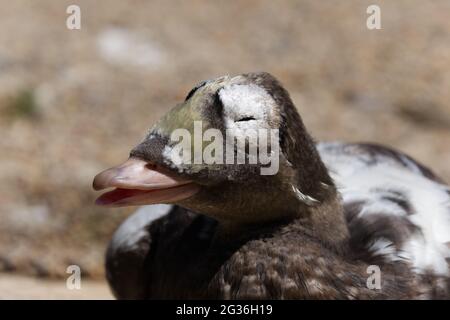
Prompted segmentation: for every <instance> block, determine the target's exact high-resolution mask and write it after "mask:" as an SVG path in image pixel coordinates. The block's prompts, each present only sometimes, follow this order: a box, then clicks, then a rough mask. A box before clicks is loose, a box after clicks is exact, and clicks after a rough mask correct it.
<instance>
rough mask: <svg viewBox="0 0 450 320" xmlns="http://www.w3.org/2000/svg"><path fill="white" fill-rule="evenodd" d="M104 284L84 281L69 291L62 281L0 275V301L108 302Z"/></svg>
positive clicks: (108, 295)
mask: <svg viewBox="0 0 450 320" xmlns="http://www.w3.org/2000/svg"><path fill="white" fill-rule="evenodd" d="M112 298H113V297H112V295H111V293H110V291H109V288H108V286H107V284H106V283H104V282H102V281H93V280H86V281H83V282H82V283H81V288H80V289H79V290H69V289H67V287H66V283H65V281H64V280H48V279H37V278H34V277H27V276H21V275H11V274H3V273H0V299H8V300H11V299H14V300H16V299H20V300H22V299H27V300H29V299H33V300H41V299H45V300H91V299H100V300H110V299H112Z"/></svg>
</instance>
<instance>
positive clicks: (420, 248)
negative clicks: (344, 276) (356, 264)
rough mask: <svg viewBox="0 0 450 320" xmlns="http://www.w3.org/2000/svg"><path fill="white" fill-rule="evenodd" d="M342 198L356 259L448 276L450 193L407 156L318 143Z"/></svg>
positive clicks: (361, 146) (385, 150)
mask: <svg viewBox="0 0 450 320" xmlns="http://www.w3.org/2000/svg"><path fill="white" fill-rule="evenodd" d="M318 149H319V152H320V155H321V157H322V159H323V161H324V163H325V165H326V166H327V168H328V169H329V171H330V174H331V176H332V178H333V179H334V181H335V183H336V185H337V187H338V189H339V191H340V193H341V195H342V199H343V204H344V209H345V214H346V219H347V222H348V226H349V229H350V234H351V246H352V248H353V249H354V252H355V254H357V255H359V256H360V257H361V258H365V259H366V260H368V261H381V262H387V263H389V262H394V261H404V262H406V263H408V264H409V265H410V266H411V268H412V269H413V271H414V272H416V273H419V274H424V275H434V276H444V277H448V276H449V264H448V258H449V257H450V189H449V187H448V186H447V185H445V184H444V182H443V181H442V180H441V179H439V178H438V177H436V175H435V174H434V173H433V172H432V171H431V170H430V169H428V168H426V167H425V166H423V165H421V164H419V163H418V162H417V161H415V160H414V159H412V158H411V157H409V156H407V155H405V154H403V153H401V152H398V151H395V150H392V149H390V148H387V147H383V146H379V145H374V144H345V143H338V142H336V143H319V144H318Z"/></svg>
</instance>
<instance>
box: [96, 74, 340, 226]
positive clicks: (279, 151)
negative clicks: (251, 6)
mask: <svg viewBox="0 0 450 320" xmlns="http://www.w3.org/2000/svg"><path fill="white" fill-rule="evenodd" d="M245 137H247V139H245ZM251 137H253V138H256V140H252V139H253V138H251ZM264 137H265V138H264ZM240 138H241V141H245V142H244V143H239V139H240ZM242 138H243V139H244V140H242ZM183 147H184V149H183ZM181 150H182V152H181ZM188 151H191V152H188ZM230 152H231V153H232V154H231V155H230ZM260 152H262V153H260ZM264 156H265V157H264ZM251 157H253V158H252V161H250V158H251ZM239 159H240V160H239ZM243 159H244V160H245V161H244V163H242V162H243V161H242V160H243ZM268 159H269V161H267V160H268ZM93 186H94V189H96V190H102V189H107V188H115V189H114V190H112V191H109V192H107V193H105V194H103V195H102V196H100V197H99V198H98V199H97V204H99V205H105V206H116V207H117V206H132V205H146V204H156V203H173V204H177V205H180V206H182V207H185V208H188V209H190V210H193V211H195V212H198V213H202V214H205V215H208V216H211V217H213V218H215V219H217V220H218V221H219V222H223V223H227V222H232V223H238V224H252V223H262V222H269V221H273V220H277V219H285V218H290V217H297V216H299V215H306V214H308V213H311V212H312V211H314V210H317V208H318V207H320V206H324V205H325V206H326V205H327V204H329V203H330V201H332V200H333V199H335V198H336V190H335V187H334V185H333V182H332V180H331V178H330V176H329V175H328V172H327V170H326V168H325V166H324V164H323V163H322V161H321V159H320V157H319V155H318V152H317V150H316V148H315V144H314V142H313V140H312V138H311V137H310V135H309V134H308V132H307V131H306V129H305V127H304V125H303V122H302V120H301V118H300V116H299V114H298V113H297V111H296V108H295V106H294V104H293V102H292V100H291V98H290V96H289V94H288V92H287V91H286V90H285V89H284V88H283V87H282V85H281V84H280V83H279V82H278V81H277V80H276V79H275V78H274V77H273V76H272V75H270V74H268V73H248V74H242V75H238V76H234V77H230V76H224V77H220V78H217V79H213V80H207V81H203V82H201V83H200V84H198V85H197V86H195V87H194V88H193V89H192V90H191V91H190V92H189V94H188V95H187V97H186V99H185V101H184V102H182V103H180V104H178V105H176V106H175V107H174V108H173V109H171V110H170V111H169V112H168V113H167V114H166V115H165V116H163V117H162V118H161V119H160V120H159V121H158V122H157V123H156V124H155V125H154V126H153V127H152V128H151V129H150V131H149V133H148V134H147V135H146V137H145V138H144V139H143V141H142V142H141V143H139V144H138V145H137V146H136V147H135V148H133V149H132V150H131V152H130V157H129V159H128V160H127V161H126V162H125V163H123V164H121V165H119V166H116V167H113V168H110V169H108V170H106V171H103V172H101V173H99V174H98V175H97V176H96V177H95V179H94V182H93Z"/></svg>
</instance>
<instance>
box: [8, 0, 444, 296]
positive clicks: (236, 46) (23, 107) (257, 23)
mask: <svg viewBox="0 0 450 320" xmlns="http://www.w3.org/2000/svg"><path fill="white" fill-rule="evenodd" d="M71 4H76V5H79V6H80V8H81V30H68V29H67V28H66V19H67V17H68V16H69V15H68V14H67V13H66V8H67V6H69V5H71ZM370 4H377V5H379V6H380V8H381V24H382V29H381V30H368V29H367V27H366V19H367V17H368V14H367V13H366V9H367V7H368V6H369V5H370ZM449 12H450V1H448V0H436V1H427V2H425V1H420V0H417V1H412V0H403V1H378V0H372V1H314V0H311V1H294V0H292V1H271V0H268V1H262V0H261V1H256V0H255V1H252V0H247V1H200V0H191V1H170V2H169V1H138V0H128V1H124V0H118V1H106V0H104V1H95V2H94V1H80V0H77V1H75V0H72V1H60V0H52V1H50V0H41V1H32V0H28V1H6V0H1V1H0V137H1V138H0V181H1V183H0V298H110V297H111V295H110V293H109V290H108V288H107V286H106V283H105V281H104V271H103V255H104V251H105V247H106V245H107V243H108V241H109V238H110V236H111V234H112V232H113V231H114V230H115V228H116V227H117V226H118V225H119V224H120V222H121V221H123V219H124V218H125V217H126V216H127V215H128V214H130V212H132V209H128V210H126V209H124V210H121V209H110V210H107V209H103V208H98V207H95V206H94V205H93V201H94V199H95V198H96V196H97V194H96V193H95V192H94V191H93V190H92V189H91V182H92V178H93V176H94V175H95V174H96V173H98V172H99V171H100V170H102V169H104V168H106V167H109V166H111V165H114V164H117V163H118V162H119V161H122V160H125V159H126V158H127V156H128V152H129V150H130V149H131V147H133V146H134V145H135V144H136V143H137V142H138V141H139V140H140V139H141V138H142V137H143V136H144V134H145V132H146V131H147V129H148V128H149V127H150V126H151V125H152V124H153V123H154V122H155V120H157V119H158V118H159V117H160V116H162V115H163V114H164V113H165V112H166V111H167V110H168V109H169V108H170V107H172V106H173V105H174V104H176V103H177V102H179V101H180V100H182V99H183V98H184V96H185V95H186V93H187V92H188V91H189V90H190V88H191V87H192V86H194V84H196V83H197V82H199V81H200V80H203V79H208V78H214V77H217V76H220V75H224V74H230V75H234V74H239V73H244V72H249V71H268V72H270V73H272V74H274V75H275V76H276V77H277V78H279V79H280V80H281V81H282V83H283V84H284V85H285V87H286V88H287V89H288V90H289V91H290V93H291V95H292V98H293V100H294V102H295V104H296V106H297V108H298V109H299V111H300V114H301V115H302V116H303V119H304V121H305V123H306V126H307V127H308V128H309V130H310V132H311V133H312V135H313V136H314V137H315V138H316V139H317V140H346V141H374V142H380V143H385V144H388V145H391V146H393V147H395V148H398V149H400V150H402V151H404V152H406V153H408V154H410V155H411V156H413V157H415V158H416V159H418V160H419V161H421V162H423V163H424V164H426V165H428V166H430V167H432V168H433V169H434V170H435V171H436V173H437V174H439V175H441V176H442V177H443V178H444V179H446V181H450V166H449V163H450V90H449V88H450V19H449V18H448V17H449ZM71 264H76V265H79V266H80V267H81V270H82V290H74V291H70V290H67V289H66V286H65V281H66V278H67V276H68V274H66V268H67V266H68V265H71Z"/></svg>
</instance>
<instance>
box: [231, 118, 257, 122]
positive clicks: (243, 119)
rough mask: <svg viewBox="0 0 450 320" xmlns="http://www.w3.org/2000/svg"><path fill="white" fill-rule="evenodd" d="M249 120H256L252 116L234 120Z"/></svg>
mask: <svg viewBox="0 0 450 320" xmlns="http://www.w3.org/2000/svg"><path fill="white" fill-rule="evenodd" d="M250 120H256V119H255V118H253V117H244V118H241V119H239V120H236V121H235V122H241V121H250Z"/></svg>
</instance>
